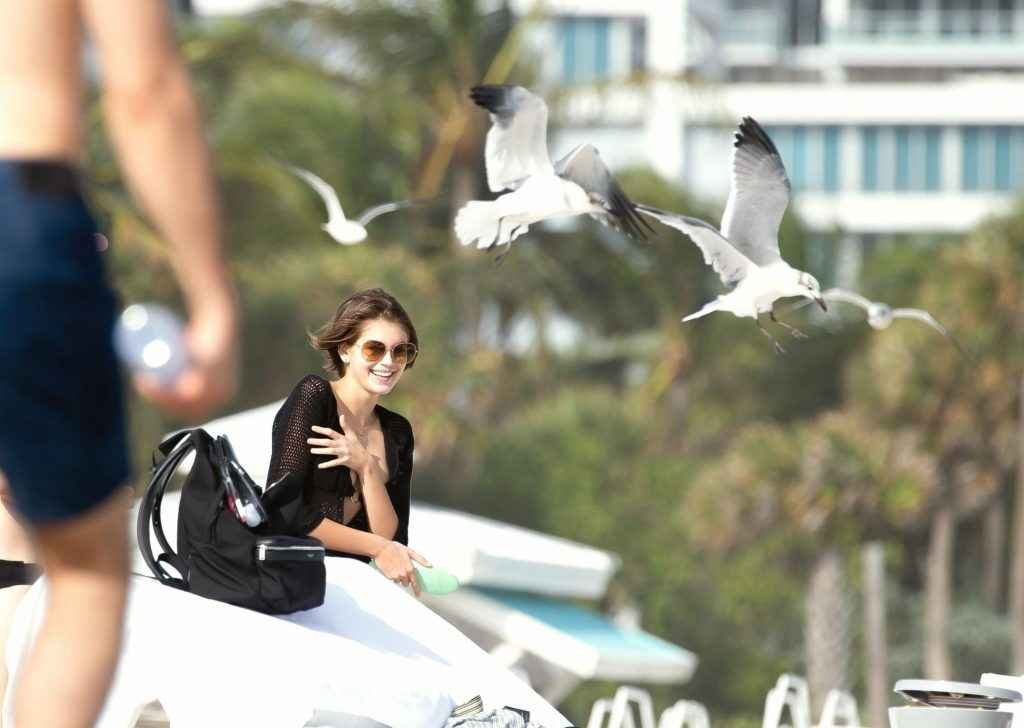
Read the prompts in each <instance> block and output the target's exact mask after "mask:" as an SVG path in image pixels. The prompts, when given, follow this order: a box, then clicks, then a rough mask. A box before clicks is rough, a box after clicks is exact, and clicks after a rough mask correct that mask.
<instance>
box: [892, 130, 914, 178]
mask: <svg viewBox="0 0 1024 728" xmlns="http://www.w3.org/2000/svg"><path fill="white" fill-rule="evenodd" d="M895 132H896V133H895V138H896V174H895V175H894V182H893V186H894V188H895V189H897V190H900V191H905V190H908V189H910V129H909V128H907V127H905V126H898V127H896V130H895Z"/></svg>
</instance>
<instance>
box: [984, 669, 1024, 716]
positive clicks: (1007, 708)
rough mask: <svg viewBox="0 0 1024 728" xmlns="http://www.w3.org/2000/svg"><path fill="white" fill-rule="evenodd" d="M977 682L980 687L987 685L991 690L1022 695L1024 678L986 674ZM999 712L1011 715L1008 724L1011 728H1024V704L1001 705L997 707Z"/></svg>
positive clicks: (993, 673) (995, 673)
mask: <svg viewBox="0 0 1024 728" xmlns="http://www.w3.org/2000/svg"><path fill="white" fill-rule="evenodd" d="M979 682H980V683H981V684H982V685H988V686H989V687H993V688H1004V689H1006V690H1016V691H1017V692H1018V693H1020V694H1022V695H1024V676H1021V675H1001V674H999V673H997V672H986V673H983V674H982V676H981V680H979ZM999 710H1001V711H1003V712H1005V713H1012V714H1013V722H1012V723H1011V724H1010V725H1011V726H1012V728H1024V703H1019V702H1017V703H1003V704H1002V705H1000V706H999Z"/></svg>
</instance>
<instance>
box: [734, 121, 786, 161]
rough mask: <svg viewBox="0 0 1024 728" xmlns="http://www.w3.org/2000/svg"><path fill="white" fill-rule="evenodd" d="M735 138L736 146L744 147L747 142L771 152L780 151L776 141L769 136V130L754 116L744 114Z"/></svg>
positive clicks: (776, 152)
mask: <svg viewBox="0 0 1024 728" xmlns="http://www.w3.org/2000/svg"><path fill="white" fill-rule="evenodd" d="M733 139H734V141H733V146H734V147H742V146H744V145H745V144H751V145H754V146H759V147H761V148H763V149H764V150H765V151H767V152H769V153H770V154H778V153H779V150H778V148H777V147H776V146H775V142H773V141H772V139H771V137H770V136H768V132H766V131H765V130H764V128H763V127H762V126H761V125H760V124H758V123H757V120H756V119H754V117H752V116H744V117H743V118H742V119H741V120H740V125H739V128H738V130H737V131H736V134H735V136H734V137H733Z"/></svg>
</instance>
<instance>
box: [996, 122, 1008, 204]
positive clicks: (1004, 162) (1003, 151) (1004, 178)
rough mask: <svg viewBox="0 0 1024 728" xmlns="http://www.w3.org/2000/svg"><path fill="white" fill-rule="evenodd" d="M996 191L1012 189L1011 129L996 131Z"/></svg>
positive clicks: (1004, 127) (1001, 128)
mask: <svg viewBox="0 0 1024 728" xmlns="http://www.w3.org/2000/svg"><path fill="white" fill-rule="evenodd" d="M995 189H997V190H999V191H1001V192H1008V191H1009V190H1010V189H1011V187H1010V128H1009V127H1008V126H999V127H996V129H995Z"/></svg>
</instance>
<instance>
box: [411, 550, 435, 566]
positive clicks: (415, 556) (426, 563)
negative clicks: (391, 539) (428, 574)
mask: <svg viewBox="0 0 1024 728" xmlns="http://www.w3.org/2000/svg"><path fill="white" fill-rule="evenodd" d="M409 558H411V559H412V560H413V561H418V562H419V563H421V564H423V565H424V566H426V567H428V568H433V566H434V565H433V564H432V563H430V562H429V561H427V559H426V558H425V557H423V556H420V555H419V554H418V553H416V552H415V551H413V550H412V549H409Z"/></svg>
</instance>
